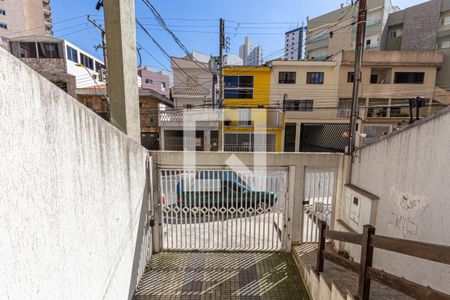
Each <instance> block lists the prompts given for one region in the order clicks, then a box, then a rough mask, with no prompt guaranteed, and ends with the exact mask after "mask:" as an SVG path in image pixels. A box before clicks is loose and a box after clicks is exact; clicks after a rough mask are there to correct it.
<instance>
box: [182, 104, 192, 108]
mask: <svg viewBox="0 0 450 300" xmlns="http://www.w3.org/2000/svg"><path fill="white" fill-rule="evenodd" d="M183 106H184V108H185V109H192V104H184V105H183Z"/></svg>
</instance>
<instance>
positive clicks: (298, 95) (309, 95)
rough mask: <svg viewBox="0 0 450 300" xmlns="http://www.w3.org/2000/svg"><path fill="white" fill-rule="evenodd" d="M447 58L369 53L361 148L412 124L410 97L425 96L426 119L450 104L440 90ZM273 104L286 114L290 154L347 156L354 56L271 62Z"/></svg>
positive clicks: (349, 53)
mask: <svg viewBox="0 0 450 300" xmlns="http://www.w3.org/2000/svg"><path fill="white" fill-rule="evenodd" d="M442 63H443V54H442V53H439V52H436V51H428V52H423V51H417V52H398V51H392V52H391V51H368V52H365V54H364V59H363V69H362V82H361V87H360V91H361V92H360V99H359V104H358V105H359V108H358V132H359V133H358V136H357V139H356V140H357V145H363V144H365V143H369V142H371V141H373V140H376V139H378V138H379V137H381V136H383V135H386V134H388V133H391V132H392V131H394V130H397V129H399V128H400V127H402V126H405V125H406V124H408V122H409V118H410V112H409V99H411V98H416V97H422V98H424V99H425V101H426V107H423V108H421V110H420V117H425V116H428V115H430V114H433V113H434V112H436V111H438V110H440V109H442V108H443V107H445V106H446V105H450V101H449V100H450V99H449V93H448V92H446V91H443V90H442V89H440V88H439V87H437V86H436V74H437V71H438V69H439V68H440V67H441V66H442ZM270 65H271V66H272V77H271V93H270V94H271V102H272V103H278V105H280V103H281V105H282V106H283V107H284V110H285V137H284V150H285V151H294V152H298V151H300V152H301V151H320V152H322V151H337V152H344V151H345V148H346V146H347V145H348V131H349V126H348V124H349V119H350V111H351V99H352V86H353V79H354V76H353V68H354V52H352V51H342V52H340V53H339V54H338V55H336V56H334V57H333V60H332V61H326V62H322V61H320V62H319V61H300V62H292V61H272V62H271V63H270Z"/></svg>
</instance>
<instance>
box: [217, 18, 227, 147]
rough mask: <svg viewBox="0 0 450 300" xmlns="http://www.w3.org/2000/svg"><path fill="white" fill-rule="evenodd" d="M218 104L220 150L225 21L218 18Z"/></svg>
mask: <svg viewBox="0 0 450 300" xmlns="http://www.w3.org/2000/svg"><path fill="white" fill-rule="evenodd" d="M219 43H220V45H219V101H218V102H219V105H218V108H219V109H221V110H222V113H221V115H222V120H221V122H220V126H219V128H220V130H219V134H220V143H219V144H220V148H219V149H220V150H222V151H223V150H224V147H225V128H224V126H225V124H224V123H223V122H224V90H223V49H224V48H225V21H224V19H222V18H220V37H219Z"/></svg>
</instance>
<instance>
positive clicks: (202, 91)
mask: <svg viewBox="0 0 450 300" xmlns="http://www.w3.org/2000/svg"><path fill="white" fill-rule="evenodd" d="M171 66H172V70H173V78H174V81H173V88H172V96H173V100H174V104H175V107H176V108H194V107H205V106H212V105H213V103H214V98H215V97H214V96H215V95H214V93H213V91H214V89H213V87H214V86H215V82H214V76H213V72H212V70H211V68H210V61H208V62H203V61H198V60H192V59H190V58H177V57H171Z"/></svg>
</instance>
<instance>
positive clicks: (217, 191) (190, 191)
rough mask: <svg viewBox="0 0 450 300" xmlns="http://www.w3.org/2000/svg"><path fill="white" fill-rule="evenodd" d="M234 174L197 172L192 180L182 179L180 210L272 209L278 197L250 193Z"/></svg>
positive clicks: (250, 190) (241, 180)
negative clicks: (196, 208)
mask: <svg viewBox="0 0 450 300" xmlns="http://www.w3.org/2000/svg"><path fill="white" fill-rule="evenodd" d="M243 177H244V178H245V176H242V177H241V176H239V175H238V174H237V173H236V172H234V171H200V172H198V173H197V174H196V175H195V177H193V176H191V177H185V178H183V177H182V179H181V180H179V182H178V183H177V187H176V191H177V204H178V206H179V207H190V208H192V207H199V208H201V207H207V208H209V209H210V208H213V207H215V208H216V209H220V208H222V207H225V208H231V207H234V208H236V209H239V208H240V207H243V208H244V209H248V208H250V207H252V208H254V209H257V208H258V207H264V208H269V209H270V208H271V207H273V206H274V205H275V204H276V203H277V195H276V194H275V193H273V192H270V191H258V190H253V189H252V188H251V187H250V186H249V185H248V184H247V183H246V182H245V181H244V179H243Z"/></svg>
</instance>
